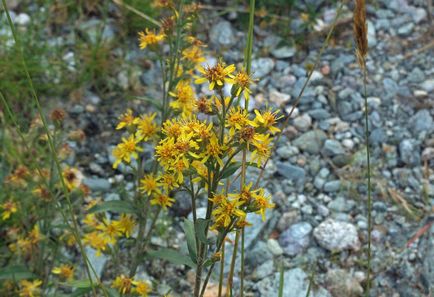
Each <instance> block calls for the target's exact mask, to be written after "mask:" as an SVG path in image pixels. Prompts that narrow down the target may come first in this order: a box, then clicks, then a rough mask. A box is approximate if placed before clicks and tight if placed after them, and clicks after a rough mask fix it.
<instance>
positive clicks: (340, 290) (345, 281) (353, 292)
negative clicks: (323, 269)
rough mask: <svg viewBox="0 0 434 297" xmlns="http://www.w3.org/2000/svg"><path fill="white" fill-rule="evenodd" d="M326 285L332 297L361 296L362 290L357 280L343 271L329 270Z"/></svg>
mask: <svg viewBox="0 0 434 297" xmlns="http://www.w3.org/2000/svg"><path fill="white" fill-rule="evenodd" d="M326 283H327V289H328V290H329V291H330V292H331V293H332V294H333V296H345V297H359V296H362V294H363V288H362V286H361V285H360V283H359V281H358V280H357V278H355V277H354V276H352V275H351V273H349V272H348V271H345V270H343V269H332V270H329V271H328V272H327V276H326Z"/></svg>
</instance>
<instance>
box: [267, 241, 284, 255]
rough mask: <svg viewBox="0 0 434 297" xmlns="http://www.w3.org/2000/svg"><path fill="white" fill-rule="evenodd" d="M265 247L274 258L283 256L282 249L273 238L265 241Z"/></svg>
mask: <svg viewBox="0 0 434 297" xmlns="http://www.w3.org/2000/svg"><path fill="white" fill-rule="evenodd" d="M267 247H268V249H269V250H270V252H271V253H272V254H273V255H274V256H280V255H282V254H283V250H282V247H281V246H280V244H279V242H278V241H277V240H276V239H274V238H270V239H268V240H267Z"/></svg>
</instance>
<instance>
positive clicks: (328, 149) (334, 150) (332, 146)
mask: <svg viewBox="0 0 434 297" xmlns="http://www.w3.org/2000/svg"><path fill="white" fill-rule="evenodd" d="M322 153H323V154H324V155H326V156H328V157H333V156H336V155H343V154H345V149H344V148H343V147H342V145H341V143H340V142H339V141H337V140H333V139H327V140H326V141H325V142H324V146H323V148H322Z"/></svg>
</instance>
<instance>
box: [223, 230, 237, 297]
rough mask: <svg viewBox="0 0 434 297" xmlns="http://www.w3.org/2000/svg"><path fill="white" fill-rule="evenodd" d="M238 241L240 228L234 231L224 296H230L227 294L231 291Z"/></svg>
mask: <svg viewBox="0 0 434 297" xmlns="http://www.w3.org/2000/svg"><path fill="white" fill-rule="evenodd" d="M239 241H240V230H237V231H236V233H235V243H234V250H233V252H232V261H231V268H230V270H229V276H228V286H227V290H226V297H229V296H231V295H229V294H230V292H232V284H233V279H234V271H235V262H236V261H237V252H238V242H239Z"/></svg>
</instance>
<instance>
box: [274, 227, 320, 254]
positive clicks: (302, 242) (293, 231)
mask: <svg viewBox="0 0 434 297" xmlns="http://www.w3.org/2000/svg"><path fill="white" fill-rule="evenodd" d="M311 231H312V226H311V225H310V224H309V223H307V222H300V223H297V224H294V225H292V226H291V227H289V229H288V230H286V231H284V232H283V233H282V234H280V237H279V243H280V245H281V247H282V248H283V251H284V252H285V254H287V255H289V256H295V255H297V254H299V253H301V252H303V251H304V250H305V249H306V248H307V247H308V246H309V242H310V233H311Z"/></svg>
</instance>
